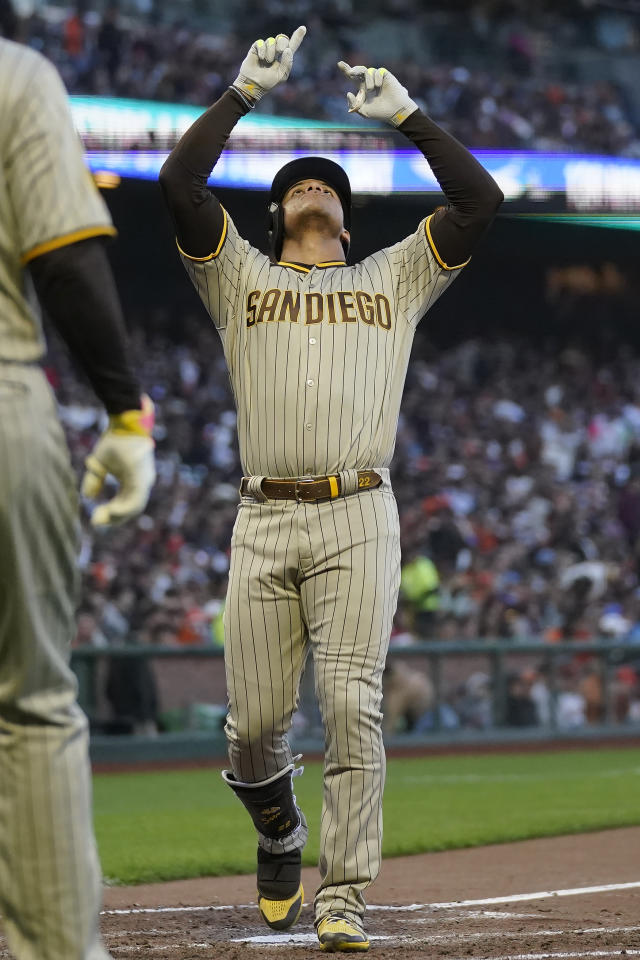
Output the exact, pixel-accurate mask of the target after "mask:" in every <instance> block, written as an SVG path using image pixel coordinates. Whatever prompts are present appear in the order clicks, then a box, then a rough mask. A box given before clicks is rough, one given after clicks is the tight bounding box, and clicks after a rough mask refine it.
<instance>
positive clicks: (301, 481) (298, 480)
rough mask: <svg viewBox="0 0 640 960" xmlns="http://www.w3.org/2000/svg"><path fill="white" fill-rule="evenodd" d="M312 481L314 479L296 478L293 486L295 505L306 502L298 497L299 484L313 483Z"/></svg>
mask: <svg viewBox="0 0 640 960" xmlns="http://www.w3.org/2000/svg"><path fill="white" fill-rule="evenodd" d="M314 479H315V478H314V477H296V485H295V497H296V503H305V502H306V501H305V500H303V499H302V498H301V496H300V490H299V487H300V484H301V483H313V481H314Z"/></svg>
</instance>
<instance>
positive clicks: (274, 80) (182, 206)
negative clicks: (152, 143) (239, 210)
mask: <svg viewBox="0 0 640 960" xmlns="http://www.w3.org/2000/svg"><path fill="white" fill-rule="evenodd" d="M305 33H306V27H298V29H297V30H295V31H294V32H293V34H292V35H291V39H289V38H288V37H286V36H285V35H284V34H279V35H278V36H277V37H269V39H268V40H267V41H264V40H256V42H255V43H254V44H252V46H251V49H250V50H249V53H248V54H247V56H246V57H245V59H244V61H243V63H242V66H241V67H240V72H239V74H238V76H237V77H236V79H235V81H234V83H233V85H232V86H231V87H229V89H228V90H227V91H226V92H225V93H223V95H222V96H221V97H220V99H219V100H218V101H217V102H216V103H214V104H213V106H212V107H209V109H208V110H207V111H206V112H205V113H203V115H202V116H201V117H199V118H198V119H197V120H196V122H195V123H194V124H193V125H192V126H191V127H189V129H188V130H187V132H186V133H185V134H184V135H183V136H182V138H181V139H180V141H179V142H178V143H177V144H176V146H175V147H174V148H173V150H172V151H171V153H170V154H169V156H168V157H167V160H166V161H165V163H164V165H163V167H162V169H161V171H160V178H159V179H160V186H161V187H162V191H163V193H164V197H165V200H166V203H167V206H168V207H169V211H170V212H171V216H172V218H173V222H174V226H175V231H176V237H177V240H178V245H179V246H180V248H181V250H182V251H183V252H184V253H186V254H187V255H188V256H189V257H191V258H192V259H195V260H198V259H205V258H207V257H209V256H211V255H212V254H213V253H215V251H216V250H217V249H218V247H219V245H220V242H221V240H222V239H223V234H224V225H225V219H224V212H223V210H222V207H221V206H220V203H219V202H218V200H217V199H216V198H215V197H214V196H213V194H212V193H211V192H210V191H209V189H208V188H207V181H208V179H209V177H210V175H211V171H212V170H213V168H214V166H215V165H216V163H217V162H218V159H219V157H220V154H221V153H222V151H223V150H224V147H225V145H226V142H227V140H228V139H229V135H230V133H231V131H232V130H233V128H234V127H235V125H236V124H237V122H238V121H239V120H240V118H241V117H243V116H244V115H245V114H247V113H249V111H250V110H251V109H252V108H253V107H254V106H255V104H256V103H257V102H258V100H260V99H261V98H262V96H263V95H264V94H265V93H267V92H268V91H269V90H272V89H273V88H274V87H275V86H277V84H279V83H282V82H283V81H284V80H286V79H287V78H288V76H289V73H290V72H291V66H292V63H293V55H294V53H295V51H296V50H297V49H298V47H299V46H300V44H301V42H302V39H303V37H304V35H305Z"/></svg>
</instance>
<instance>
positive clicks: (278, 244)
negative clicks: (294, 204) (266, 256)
mask: <svg viewBox="0 0 640 960" xmlns="http://www.w3.org/2000/svg"><path fill="white" fill-rule="evenodd" d="M267 235H268V237H269V246H270V247H271V256H272V257H273V259H274V260H276V261H278V260H279V259H280V254H281V253H282V241H283V239H284V210H283V209H282V206H281V204H279V203H275V202H272V203H270V204H269V209H268V211H267Z"/></svg>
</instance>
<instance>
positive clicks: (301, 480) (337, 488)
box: [240, 470, 382, 503]
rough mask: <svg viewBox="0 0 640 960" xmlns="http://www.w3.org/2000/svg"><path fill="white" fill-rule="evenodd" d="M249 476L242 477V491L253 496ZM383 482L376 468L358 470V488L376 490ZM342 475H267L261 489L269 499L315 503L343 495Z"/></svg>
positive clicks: (242, 493)
mask: <svg viewBox="0 0 640 960" xmlns="http://www.w3.org/2000/svg"><path fill="white" fill-rule="evenodd" d="M248 482H249V478H248V477H243V478H242V483H241V484H240V493H241V495H242V496H243V497H245V496H251V494H250V493H249V490H248ZM381 483H382V477H381V476H380V474H379V473H376V472H375V470H358V489H357V491H354V492H357V493H360V492H361V491H362V490H374V489H375V488H376V487H379V486H380V484H381ZM341 487H342V484H341V482H340V477H339V476H337V475H332V476H330V477H309V478H308V479H307V477H297V478H296V479H293V480H286V479H271V478H270V477H265V478H264V480H263V481H262V484H261V486H260V489H261V490H262V492H263V493H264V495H265V497H267V498H268V499H269V500H297V501H298V503H313V502H314V501H316V500H335V498H336V497H339V496H340V495H341V492H342V490H341Z"/></svg>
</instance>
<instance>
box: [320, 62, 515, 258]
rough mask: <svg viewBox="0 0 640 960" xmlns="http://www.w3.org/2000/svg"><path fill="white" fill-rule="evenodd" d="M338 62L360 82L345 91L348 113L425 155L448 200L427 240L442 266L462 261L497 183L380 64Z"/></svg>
mask: <svg viewBox="0 0 640 960" xmlns="http://www.w3.org/2000/svg"><path fill="white" fill-rule="evenodd" d="M338 66H339V67H340V69H341V70H342V72H343V73H344V74H345V75H346V76H347V77H349V78H350V79H352V80H356V81H357V82H358V83H359V85H360V88H359V90H358V93H357V94H353V93H348V94H347V99H348V103H349V111H350V112H356V113H360V114H361V115H362V116H365V117H371V118H373V119H377V120H384V121H386V122H387V123H390V124H391V125H392V126H394V127H397V129H399V130H401V131H402V133H404V134H405V136H406V137H408V138H409V139H410V140H411V141H412V142H413V143H414V144H415V145H416V146H417V147H418V149H419V150H420V151H421V152H422V153H423V155H424V156H425V158H426V159H427V161H428V163H429V165H430V167H431V169H432V171H433V173H434V175H435V177H436V179H437V181H438V183H439V184H440V187H441V189H442V192H443V193H444V195H445V197H446V198H447V201H448V205H447V207H446V208H443V207H441V208H440V209H439V210H437V211H436V213H435V214H434V215H433V216H432V217H431V218H430V220H429V223H428V231H429V240H430V242H431V245H432V248H433V250H434V253H435V255H436V256H437V258H438V260H439V262H440V264H441V266H443V267H446V268H451V267H452V266H458V265H461V264H464V263H465V262H466V261H467V260H468V259H469V257H470V256H471V253H472V251H473V248H474V247H475V245H476V243H477V242H478V240H479V239H480V237H481V236H482V234H483V233H484V231H485V230H486V229H487V227H488V226H489V224H490V223H491V221H492V220H493V218H494V217H495V214H496V212H497V210H498V207H499V206H500V204H501V203H502V201H503V199H504V196H503V194H502V191H501V190H500V188H499V187H498V185H497V183H496V182H495V180H494V179H493V177H492V176H491V175H490V174H489V173H487V171H486V170H485V169H484V167H483V166H482V165H481V164H480V163H478V161H477V160H476V159H475V157H473V156H472V154H471V153H470V152H469V151H468V150H467V149H466V147H464V146H463V145H462V144H461V143H460V142H459V141H458V140H456V139H455V137H452V136H451V135H450V134H449V133H447V132H446V131H445V130H443V129H442V128H441V127H439V126H438V124H437V123H435V122H434V121H433V120H431V119H430V117H428V116H426V115H425V114H424V113H423V112H422V111H421V110H420V109H419V107H418V105H417V104H416V103H415V102H414V101H413V100H412V99H411V98H410V96H409V94H408V92H407V90H406V88H405V87H403V86H402V85H401V84H400V83H399V81H398V80H397V79H396V78H395V77H394V76H393V74H391V73H389V71H388V70H385V68H384V67H381V68H379V69H374V68H373V67H369V68H367V67H350V66H349V65H348V64H346V63H344V62H341V63H340V64H338Z"/></svg>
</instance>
